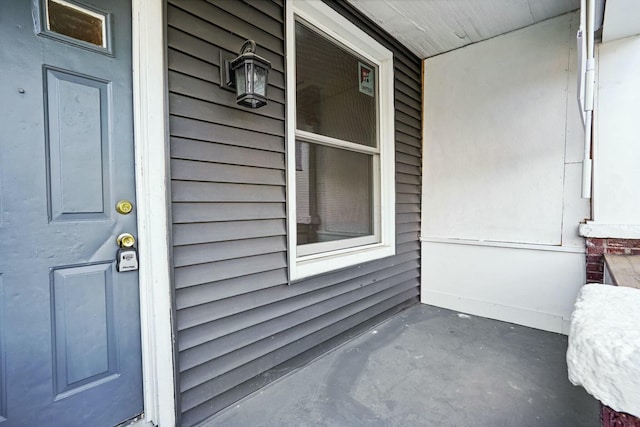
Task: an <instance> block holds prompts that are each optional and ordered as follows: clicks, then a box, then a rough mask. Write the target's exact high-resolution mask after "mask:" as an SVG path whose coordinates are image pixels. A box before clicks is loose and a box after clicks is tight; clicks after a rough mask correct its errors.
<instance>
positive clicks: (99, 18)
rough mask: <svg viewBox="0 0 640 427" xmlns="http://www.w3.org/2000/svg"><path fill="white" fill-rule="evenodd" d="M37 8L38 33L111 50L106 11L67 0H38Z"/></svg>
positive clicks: (90, 46) (87, 46) (75, 43)
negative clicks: (39, 20)
mask: <svg viewBox="0 0 640 427" xmlns="http://www.w3.org/2000/svg"><path fill="white" fill-rule="evenodd" d="M40 7H41V14H40V15H41V19H42V22H41V25H40V31H39V33H40V34H41V35H43V36H46V37H51V38H54V39H58V40H60V41H64V42H66V43H71V44H74V45H76V46H79V47H83V48H88V49H92V50H97V51H101V52H105V53H111V49H110V43H109V39H110V37H109V35H110V34H109V33H110V31H109V30H110V25H109V23H110V22H109V21H110V14H109V13H107V12H103V11H100V10H97V9H95V8H92V7H89V6H86V5H84V4H81V3H77V2H72V1H69V0H41V5H40Z"/></svg>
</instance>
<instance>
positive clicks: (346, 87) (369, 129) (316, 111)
mask: <svg viewBox="0 0 640 427" xmlns="http://www.w3.org/2000/svg"><path fill="white" fill-rule="evenodd" d="M296 85H297V91H296V93H297V95H296V101H297V103H296V109H297V111H296V121H297V128H298V129H300V130H304V131H308V132H313V133H318V134H321V135H325V136H330V137H333V138H338V139H342V140H345V141H350V142H355V143H358V144H363V145H367V146H370V147H375V146H376V138H377V136H376V104H377V102H376V97H377V91H376V86H377V69H376V67H375V66H373V65H372V64H370V63H368V62H366V61H364V60H363V59H362V58H359V57H357V56H355V55H354V54H352V53H350V52H348V51H347V50H345V49H342V48H340V47H338V46H337V45H336V44H335V43H333V42H331V41H329V40H328V39H326V38H324V37H322V36H321V35H319V34H318V33H316V32H315V31H312V30H311V29H309V28H307V27H306V26H304V25H303V24H301V23H300V22H296Z"/></svg>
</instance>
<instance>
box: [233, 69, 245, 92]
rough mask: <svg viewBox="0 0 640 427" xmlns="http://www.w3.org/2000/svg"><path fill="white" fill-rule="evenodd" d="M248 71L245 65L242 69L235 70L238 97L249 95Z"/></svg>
mask: <svg viewBox="0 0 640 427" xmlns="http://www.w3.org/2000/svg"><path fill="white" fill-rule="evenodd" d="M246 72H247V71H246V69H245V65H244V64H242V65H241V66H240V67H238V68H236V69H235V73H236V95H237V96H238V97H240V96H242V95H244V94H245V93H247V79H246V75H247V74H246Z"/></svg>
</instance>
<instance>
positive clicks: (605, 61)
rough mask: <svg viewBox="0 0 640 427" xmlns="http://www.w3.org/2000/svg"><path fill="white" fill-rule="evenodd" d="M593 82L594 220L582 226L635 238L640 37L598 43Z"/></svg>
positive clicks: (638, 221)
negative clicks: (595, 95)
mask: <svg viewBox="0 0 640 427" xmlns="http://www.w3.org/2000/svg"><path fill="white" fill-rule="evenodd" d="M605 19H606V18H605ZM606 26H607V22H606V20H605V28H606ZM596 84H597V98H596V107H595V109H596V111H595V136H596V140H595V141H594V150H595V151H594V153H593V157H594V190H593V191H594V193H593V223H590V224H587V226H586V227H583V228H585V229H588V230H591V233H588V232H587V233H585V234H586V235H592V236H594V237H622V238H624V237H629V238H638V237H639V236H640V191H639V190H638V189H639V188H640V187H639V186H640V132H639V130H638V124H640V113H639V112H638V109H639V106H640V36H633V37H627V38H624V39H620V40H616V41H612V42H609V43H603V44H601V45H599V49H598V77H597V82H596ZM594 230H595V231H594ZM606 230H608V231H606Z"/></svg>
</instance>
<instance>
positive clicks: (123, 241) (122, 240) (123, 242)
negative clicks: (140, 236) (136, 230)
mask: <svg viewBox="0 0 640 427" xmlns="http://www.w3.org/2000/svg"><path fill="white" fill-rule="evenodd" d="M116 242H117V243H118V246H120V247H121V248H130V247H132V246H133V245H135V244H136V238H135V237H133V235H132V234H129V233H122V234H121V235H119V236H118V238H117V239H116Z"/></svg>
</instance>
